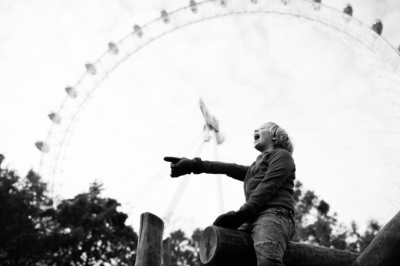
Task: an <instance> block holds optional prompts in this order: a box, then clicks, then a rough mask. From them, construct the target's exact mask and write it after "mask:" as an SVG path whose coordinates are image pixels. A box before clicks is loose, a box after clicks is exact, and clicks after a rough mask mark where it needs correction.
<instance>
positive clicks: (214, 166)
mask: <svg viewBox="0 0 400 266" xmlns="http://www.w3.org/2000/svg"><path fill="white" fill-rule="evenodd" d="M195 160H196V164H197V165H198V166H199V167H196V168H197V169H199V170H197V171H196V172H194V173H195V174H200V173H206V174H224V175H227V176H230V177H232V178H234V179H236V180H239V181H244V178H245V176H246V173H247V170H248V169H249V166H244V165H239V164H235V163H223V162H216V161H203V160H201V159H200V158H195Z"/></svg>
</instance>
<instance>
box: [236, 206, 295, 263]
mask: <svg viewBox="0 0 400 266" xmlns="http://www.w3.org/2000/svg"><path fill="white" fill-rule="evenodd" d="M243 229H244V228H242V227H241V228H239V230H243ZM248 230H249V231H250V232H251V236H252V238H253V242H254V249H255V252H256V257H257V266H283V265H284V264H283V261H282V257H283V254H284V252H285V250H286V247H287V246H288V244H289V241H290V239H291V238H292V237H293V235H294V232H295V226H294V219H293V213H292V212H291V211H289V210H287V209H285V208H281V207H272V208H268V209H267V210H265V211H263V212H262V213H261V214H260V215H259V216H258V217H257V219H256V220H255V221H254V222H253V223H252V224H250V227H248V229H247V230H246V231H248Z"/></svg>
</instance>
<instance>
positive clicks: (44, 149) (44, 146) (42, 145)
mask: <svg viewBox="0 0 400 266" xmlns="http://www.w3.org/2000/svg"><path fill="white" fill-rule="evenodd" d="M35 146H36V148H38V149H39V150H40V151H41V152H43V153H48V152H49V151H50V148H49V145H47V143H46V142H43V141H37V142H36V143H35Z"/></svg>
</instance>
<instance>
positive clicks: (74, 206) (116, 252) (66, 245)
mask: <svg viewBox="0 0 400 266" xmlns="http://www.w3.org/2000/svg"><path fill="white" fill-rule="evenodd" d="M101 187H102V185H101V184H98V183H96V182H94V183H93V184H92V185H91V187H90V190H89V192H88V193H83V194H79V195H77V196H75V197H74V198H73V199H67V200H63V201H62V202H61V203H60V204H59V205H58V206H57V210H56V216H55V219H56V220H57V223H58V226H57V229H56V231H55V232H53V234H52V241H53V243H54V244H55V245H54V248H53V249H52V254H53V255H52V256H51V259H50V260H51V264H52V265H106V263H109V264H111V265H133V264H134V261H135V254H136V245H137V240H138V237H137V234H136V233H135V232H134V231H133V229H132V227H130V226H127V225H125V221H126V219H127V217H128V216H127V215H126V214H125V213H122V212H119V211H117V207H118V206H120V204H119V203H118V202H117V201H116V200H114V199H110V198H102V197H100V194H101V190H102V189H101Z"/></svg>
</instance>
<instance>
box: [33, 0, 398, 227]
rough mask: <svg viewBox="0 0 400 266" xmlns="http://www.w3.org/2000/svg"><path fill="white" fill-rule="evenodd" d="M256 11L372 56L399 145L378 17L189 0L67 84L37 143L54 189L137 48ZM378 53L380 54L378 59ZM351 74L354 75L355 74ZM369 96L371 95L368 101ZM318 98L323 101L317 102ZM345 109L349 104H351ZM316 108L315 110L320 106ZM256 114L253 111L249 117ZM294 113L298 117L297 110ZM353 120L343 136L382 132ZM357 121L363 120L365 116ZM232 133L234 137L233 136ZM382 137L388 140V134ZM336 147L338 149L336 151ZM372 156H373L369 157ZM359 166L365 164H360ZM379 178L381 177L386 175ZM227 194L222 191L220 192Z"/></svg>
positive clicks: (302, 4)
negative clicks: (313, 27)
mask: <svg viewBox="0 0 400 266" xmlns="http://www.w3.org/2000/svg"><path fill="white" fill-rule="evenodd" d="M255 14H258V15H266V16H269V15H271V16H283V17H288V18H289V17H290V18H296V19H297V18H298V19H299V20H304V21H310V22H315V23H316V24H318V25H320V26H322V27H324V28H326V29H329V30H331V31H332V32H333V33H334V34H338V35H337V36H338V37H340V38H341V37H342V36H346V38H347V39H344V40H343V41H344V42H348V44H349V46H351V47H353V48H354V49H355V50H356V51H357V53H359V54H360V55H361V56H362V57H363V58H365V59H366V61H368V62H369V63H370V64H371V68H373V69H374V71H375V73H376V75H377V76H378V77H379V79H380V81H381V82H382V84H383V85H382V87H380V88H379V89H380V90H381V91H385V93H386V94H387V96H388V98H389V99H390V104H388V107H390V108H391V112H392V113H391V115H392V116H391V119H392V120H390V121H389V122H386V121H385V122H382V124H383V123H391V124H392V123H393V128H392V126H389V127H388V128H389V129H390V130H388V135H385V136H391V138H387V139H388V142H390V144H391V145H393V146H396V145H397V142H395V141H393V140H394V138H396V137H397V135H396V134H397V133H398V128H397V127H396V126H395V123H397V124H398V122H399V118H400V112H399V103H400V101H399V95H400V94H399V89H398V88H399V87H400V86H399V84H400V81H399V73H400V58H399V55H398V51H396V49H394V48H393V47H392V46H391V45H390V44H388V43H387V42H386V41H385V40H384V39H383V38H382V37H381V34H382V31H383V30H384V28H383V24H382V21H379V20H376V21H375V22H374V23H373V24H372V25H365V24H363V23H361V22H360V21H358V20H357V19H355V18H354V17H353V16H352V15H353V8H352V7H351V6H349V5H347V6H346V7H345V8H344V9H343V10H335V9H333V8H330V7H328V6H326V5H323V3H321V1H306V0H301V1H288V0H272V1H260V0H259V1H254V0H252V1H250V0H231V1H203V2H195V1H193V0H192V1H190V2H189V5H188V6H187V7H184V8H182V9H179V10H176V11H173V12H167V11H166V10H163V11H162V12H161V13H160V16H159V17H158V18H157V19H155V20H154V21H151V22H150V23H147V24H144V25H134V26H133V31H132V32H131V33H130V34H129V35H127V36H126V37H125V38H123V39H122V40H120V41H118V42H110V43H108V50H107V51H106V52H105V53H104V54H103V55H102V56H101V57H100V58H98V59H97V60H95V61H94V62H90V63H86V64H85V70H86V71H85V73H83V75H82V76H81V77H80V79H79V80H78V82H76V84H74V85H73V86H67V87H66V88H65V92H66V98H65V100H64V102H63V103H62V105H61V106H60V108H59V110H58V111H57V112H51V113H50V114H49V115H48V116H49V118H50V120H51V122H52V125H51V128H50V130H49V133H48V135H47V137H46V140H44V141H38V142H37V143H36V147H37V148H38V149H39V150H40V151H42V152H43V154H42V159H41V163H40V174H41V175H43V177H44V178H45V179H46V180H48V181H50V183H51V184H52V188H54V193H58V191H59V190H57V189H58V188H57V187H58V186H62V182H61V181H60V179H61V178H60V175H61V174H62V172H63V169H62V163H63V160H68V156H66V154H67V150H68V147H69V144H70V140H71V137H72V136H73V132H74V127H75V125H76V124H77V122H78V120H79V117H80V115H81V114H82V112H83V110H84V109H85V107H87V104H88V102H89V100H90V99H91V98H92V96H93V95H94V93H95V92H96V91H97V89H98V88H99V87H100V85H101V84H102V83H103V81H104V80H105V79H106V78H107V77H108V76H109V75H110V74H111V73H112V72H113V71H114V70H115V69H116V68H117V67H119V65H120V64H122V63H123V62H125V61H126V60H127V59H128V58H129V57H134V56H135V55H136V54H137V53H139V51H141V50H142V49H143V48H145V47H147V46H149V45H150V44H151V43H153V42H155V41H157V40H159V39H161V38H162V37H164V36H166V35H169V34H171V33H173V32H175V31H177V30H180V29H183V28H186V27H189V26H191V25H194V24H198V23H200V22H205V21H213V20H215V19H217V18H226V17H229V16H236V15H246V16H247V15H249V16H250V15H255ZM376 58H378V60H377V59H376ZM349 74H350V75H351V74H353V73H349ZM360 91H361V90H360ZM290 93H291V91H289V92H288V93H287V94H290ZM300 94H301V93H300ZM200 96H201V95H200ZM306 96H307V95H306ZM196 97H197V95H196ZM370 97H375V94H373V93H372V94H370V95H368V97H358V95H357V97H356V98H360V100H358V101H357V102H358V103H361V104H365V102H366V103H367V104H368V103H369V100H370V99H369V98H370ZM365 98H367V100H366V99H365ZM197 100H198V98H197V99H196V101H197ZM203 100H204V101H203ZM203 100H201V102H200V108H201V111H202V113H203V116H204V119H205V127H204V129H205V131H204V132H203V134H204V136H203V137H204V138H203V140H206V141H207V140H208V141H209V143H212V145H213V147H214V148H215V149H216V147H217V146H216V145H218V144H219V143H222V142H223V138H222V135H220V134H217V133H219V125H218V124H217V123H216V122H217V120H216V119H215V118H213V117H212V115H210V112H209V111H208V108H207V107H205V106H206V105H207V106H210V105H211V104H212V103H209V101H206V98H203ZM292 100H293V99H292ZM295 100H296V99H295ZM301 100H304V99H301ZM346 100H349V99H346ZM317 101H318V100H316V101H313V102H311V103H314V102H317ZM289 102H290V101H289ZM349 102H350V100H349ZM309 103H310V102H309ZM379 104H382V103H379ZM349 105H351V107H357V106H353V102H350V103H349ZM389 105H390V106H389ZM213 107H215V105H214V106H211V108H210V109H211V110H213V111H214V110H215V108H213ZM317 107H318V106H317ZM333 107H336V106H333ZM351 107H350V108H351ZM373 107H376V106H373ZM345 108H349V107H348V106H345ZM316 109H318V108H316ZM258 111H259V110H258ZM300 111H301V110H300ZM306 111H307V110H306ZM313 111H314V112H315V110H313ZM326 111H327V112H332V111H335V108H331V109H329V108H328V110H326ZM373 111H375V109H374V110H371V112H373ZM294 112H296V111H294ZM300 113H301V112H300ZM305 113H306V112H305ZM385 114H386V113H385ZM251 115H252V114H249V115H248V116H251ZM368 115H370V114H369V113H366V114H365V116H366V117H368ZM293 116H294V117H295V115H293ZM218 118H219V119H220V121H221V122H222V123H225V124H224V126H226V124H227V123H226V120H225V117H223V118H220V116H218ZM278 118H279V119H278V121H284V123H285V116H283V117H282V119H281V117H278ZM246 119H247V117H245V119H241V121H239V122H243V121H246V122H248V120H246ZM363 119H364V117H361V118H360V119H358V120H363ZM378 119H379V117H378V118H377V120H378ZM353 120H355V119H350V120H349V121H346V122H348V123H347V124H346V125H344V126H343V125H340V124H339V125H337V127H343V128H346V129H344V130H343V131H342V132H343V133H345V134H343V135H345V136H343V139H348V135H347V133H351V132H352V130H353V133H354V132H355V134H357V131H358V130H360V131H362V132H368V134H369V137H371V139H374V140H375V139H376V135H374V134H376V133H374V132H372V129H375V128H380V126H381V124H379V123H378V124H377V125H374V124H372V123H371V127H366V126H365V124H366V123H369V122H370V121H367V120H365V121H366V122H365V124H362V126H361V127H360V129H359V128H358V127H357V128H354V127H353V128H350V130H349V127H351V126H352V125H353V124H356V123H354V121H353ZM300 121H301V120H300ZM306 122H307V121H301V122H299V123H304V124H306ZM355 122H357V123H359V122H360V121H355ZM361 122H362V121H361ZM373 122H376V121H373ZM329 124H332V125H333V127H335V126H336V125H335V124H334V121H329ZM325 126H326V125H325V124H323V125H321V127H320V128H318V130H323V129H324V127H325ZM225 128H226V127H224V128H223V130H225ZM230 129H232V128H230ZM351 129H352V130H351ZM385 129H386V128H385ZM290 132H293V131H290ZM309 133H310V132H308V133H306V134H304V136H306V137H308V135H307V134H309ZM311 133H312V132H311ZM296 135H298V136H299V134H298V133H296ZM227 137H228V138H229V136H228V135H227ZM299 139H300V138H299ZM380 139H381V140H383V139H385V138H380ZM203 140H202V141H203ZM298 144H299V146H298V147H300V146H301V144H302V142H301V141H300V140H299V141H298ZM317 146H318V145H317ZM350 148H353V147H350ZM365 148H366V146H363V147H361V151H363V149H365ZM299 150H301V149H299ZM388 150H390V149H388ZM334 151H335V152H337V151H336V150H334ZM345 152H346V153H351V151H349V150H346V151H345ZM389 152H393V153H394V152H395V151H392V150H390V151H389ZM195 154H196V153H195ZM215 154H216V153H215ZM184 155H186V154H184ZM341 155H343V154H341ZM346 155H347V154H346ZM391 155H392V154H391ZM396 155H397V153H396V154H394V155H393V156H392V157H394V158H396ZM349 157H350V159H353V158H354V157H356V155H355V154H354V153H352V154H350V155H349ZM347 159H348V158H347ZM367 159H371V158H370V157H368V158H367ZM374 162H376V161H374ZM384 163H388V164H392V165H395V166H396V167H397V166H398V163H395V162H384ZM360 165H365V162H362V163H359V164H358V165H357V166H360ZM372 165H373V164H370V165H368V166H366V167H365V171H364V172H362V173H361V174H360V173H357V174H360V175H363V174H365V173H368V172H371V173H373V172H374V171H370V170H369V169H367V167H372ZM386 166H387V165H385V164H383V166H382V167H386ZM343 168H345V167H343ZM358 168H359V169H360V167H358ZM339 170H340V169H339ZM341 170H343V169H341ZM373 170H376V169H373ZM132 176H134V175H132ZM138 176H139V175H138ZM378 177H379V178H380V177H381V176H378ZM339 178H340V177H339ZM344 179H345V177H344ZM152 181H154V182H153V184H154V183H157V181H158V180H156V179H154V180H152ZM187 182H189V180H182V183H181V184H180V185H179V186H178V187H177V188H176V191H177V192H176V193H171V194H173V197H172V199H171V201H170V204H169V205H168V207H167V210H166V211H165V215H164V216H163V218H164V220H166V221H167V220H169V219H170V218H171V216H172V214H173V213H174V208H176V206H177V204H178V202H179V199H180V195H181V194H182V193H183V191H184V188H185V186H186V185H187ZM217 182H219V181H217ZM121 183H123V182H121ZM217 187H219V188H220V187H221V185H220V184H218V185H217ZM398 188H400V186H398ZM146 189H147V186H146V187H145V188H144V189H142V190H143V191H146ZM219 191H221V189H219ZM398 192H399V189H397V190H395V191H394V192H393V193H390V196H391V195H393V197H392V198H393V200H392V201H391V202H390V203H391V206H390V211H393V210H394V209H396V208H397V207H398V206H397V204H395V200H396V199H397V196H398ZM221 194H222V193H219V195H221ZM123 203H126V202H123ZM219 203H220V204H219V208H220V209H222V208H223V205H222V200H220V202H219ZM133 204H135V203H133ZM388 213H389V211H388Z"/></svg>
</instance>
